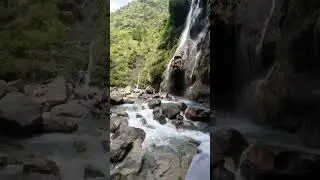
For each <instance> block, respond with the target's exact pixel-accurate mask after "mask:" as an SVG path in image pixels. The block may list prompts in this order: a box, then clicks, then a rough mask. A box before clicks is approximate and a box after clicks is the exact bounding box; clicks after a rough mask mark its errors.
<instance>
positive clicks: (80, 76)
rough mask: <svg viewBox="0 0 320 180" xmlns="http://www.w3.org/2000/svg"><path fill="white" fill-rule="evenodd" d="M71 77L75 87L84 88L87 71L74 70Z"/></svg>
mask: <svg viewBox="0 0 320 180" xmlns="http://www.w3.org/2000/svg"><path fill="white" fill-rule="evenodd" d="M71 78H72V86H73V88H83V86H84V84H85V80H86V72H85V71H77V72H72V74H71Z"/></svg>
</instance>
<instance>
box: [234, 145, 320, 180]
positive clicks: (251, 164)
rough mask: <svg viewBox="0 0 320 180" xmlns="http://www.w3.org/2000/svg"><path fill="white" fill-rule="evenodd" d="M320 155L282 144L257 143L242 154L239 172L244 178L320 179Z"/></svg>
mask: <svg viewBox="0 0 320 180" xmlns="http://www.w3.org/2000/svg"><path fill="white" fill-rule="evenodd" d="M319 164H320V156H319V155H318V154H313V153H310V152H303V151H301V150H295V149H289V148H285V147H281V146H274V145H268V144H263V143H257V144H252V145H250V146H249V147H248V148H247V149H246V150H245V151H244V152H243V154H242V157H241V161H240V163H239V170H240V171H239V172H240V174H241V176H242V177H243V178H244V179H249V178H250V179H253V180H260V179H319V178H320V175H319V170H320V169H319Z"/></svg>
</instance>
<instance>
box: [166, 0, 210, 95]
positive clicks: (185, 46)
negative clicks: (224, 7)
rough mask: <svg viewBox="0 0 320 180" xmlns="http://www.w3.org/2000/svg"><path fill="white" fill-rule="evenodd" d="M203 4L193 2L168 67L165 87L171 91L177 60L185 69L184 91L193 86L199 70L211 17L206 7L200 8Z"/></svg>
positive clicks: (193, 0) (194, 0)
mask: <svg viewBox="0 0 320 180" xmlns="http://www.w3.org/2000/svg"><path fill="white" fill-rule="evenodd" d="M201 2H202V0H192V2H191V5H190V9H189V13H188V15H187V19H186V22H185V25H184V26H185V27H184V30H183V31H182V34H181V36H180V38H179V41H178V46H177V48H176V50H175V53H174V55H173V57H172V58H171V59H170V62H169V64H168V65H167V68H166V71H165V86H166V88H167V90H169V91H170V90H172V89H170V88H171V87H170V88H169V86H170V85H171V84H173V85H174V84H175V83H174V82H171V81H172V78H171V76H172V67H173V64H174V63H175V61H176V60H177V61H180V62H181V64H182V67H181V68H183V69H182V71H183V73H184V79H181V82H186V83H184V84H183V86H184V89H183V91H185V90H186V89H187V88H188V87H190V86H192V85H193V84H192V83H193V79H194V78H193V76H194V75H195V74H196V71H197V69H198V68H199V62H200V58H201V56H202V51H201V48H202V44H203V42H204V41H205V38H206V36H207V34H208V32H209V17H208V15H204V13H205V11H204V7H201V6H200V5H201ZM194 31H196V32H194ZM178 81H180V80H178ZM173 89H175V88H173Z"/></svg>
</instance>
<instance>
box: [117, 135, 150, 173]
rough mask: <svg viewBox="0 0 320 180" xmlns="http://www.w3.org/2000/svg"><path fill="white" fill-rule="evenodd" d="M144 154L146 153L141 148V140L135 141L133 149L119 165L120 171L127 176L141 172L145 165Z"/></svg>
mask: <svg viewBox="0 0 320 180" xmlns="http://www.w3.org/2000/svg"><path fill="white" fill-rule="evenodd" d="M143 155H144V153H143V150H142V148H141V141H140V140H137V141H134V142H133V145H132V149H131V150H130V152H129V153H128V155H127V156H126V158H125V159H124V160H123V162H122V163H120V164H119V166H118V169H119V173H120V174H121V175H122V176H126V177H128V176H130V175H135V174H137V173H139V171H140V170H141V168H142V165H143ZM113 174H114V173H113Z"/></svg>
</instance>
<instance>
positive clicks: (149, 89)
mask: <svg viewBox="0 0 320 180" xmlns="http://www.w3.org/2000/svg"><path fill="white" fill-rule="evenodd" d="M146 93H148V94H154V93H155V89H154V88H153V87H151V86H148V87H147V88H146Z"/></svg>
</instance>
